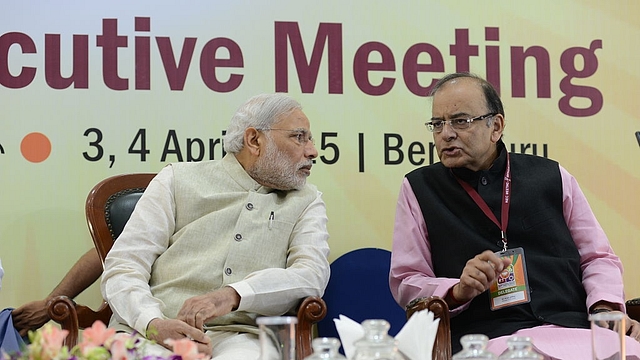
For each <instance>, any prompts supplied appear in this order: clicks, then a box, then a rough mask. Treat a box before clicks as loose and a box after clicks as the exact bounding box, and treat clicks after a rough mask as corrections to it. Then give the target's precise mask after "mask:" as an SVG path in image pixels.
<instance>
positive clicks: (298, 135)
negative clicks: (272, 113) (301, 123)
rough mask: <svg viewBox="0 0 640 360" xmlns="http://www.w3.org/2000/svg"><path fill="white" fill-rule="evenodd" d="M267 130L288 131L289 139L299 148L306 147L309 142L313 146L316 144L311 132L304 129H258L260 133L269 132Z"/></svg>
mask: <svg viewBox="0 0 640 360" xmlns="http://www.w3.org/2000/svg"><path fill="white" fill-rule="evenodd" d="M269 130H273V131H288V132H289V137H290V138H292V139H293V141H295V142H296V143H297V144H298V145H300V146H306V145H307V143H308V142H309V141H311V144H313V145H315V144H316V140H315V139H314V138H313V135H311V132H309V131H307V130H305V129H274V128H270V129H260V131H269Z"/></svg>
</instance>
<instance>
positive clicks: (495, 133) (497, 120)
mask: <svg viewBox="0 0 640 360" xmlns="http://www.w3.org/2000/svg"><path fill="white" fill-rule="evenodd" d="M504 127H505V122H504V116H502V114H497V115H495V116H494V117H493V124H491V128H492V129H491V130H492V131H491V141H493V142H494V143H496V142H498V140H500V138H501V137H502V133H503V132H504Z"/></svg>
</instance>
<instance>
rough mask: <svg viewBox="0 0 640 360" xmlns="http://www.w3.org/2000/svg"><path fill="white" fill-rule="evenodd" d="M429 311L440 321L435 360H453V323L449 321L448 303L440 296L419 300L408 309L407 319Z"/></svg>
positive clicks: (408, 306) (410, 304)
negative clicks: (417, 313) (415, 314)
mask: <svg viewBox="0 0 640 360" xmlns="http://www.w3.org/2000/svg"><path fill="white" fill-rule="evenodd" d="M424 309H427V310H429V311H431V312H432V313H433V315H434V319H440V323H439V324H438V332H437V333H436V340H435V343H434V344H433V354H432V358H433V360H449V359H451V323H450V320H449V306H448V305H447V303H446V301H444V299H442V298H441V297H438V296H430V297H428V298H418V299H415V300H413V301H412V302H411V303H409V305H407V307H406V311H407V319H409V318H410V317H411V315H413V314H414V313H415V312H416V311H420V310H424Z"/></svg>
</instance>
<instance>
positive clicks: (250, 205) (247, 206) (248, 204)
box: [245, 203, 253, 210]
mask: <svg viewBox="0 0 640 360" xmlns="http://www.w3.org/2000/svg"><path fill="white" fill-rule="evenodd" d="M245 208H247V210H253V204H252V203H247V205H245Z"/></svg>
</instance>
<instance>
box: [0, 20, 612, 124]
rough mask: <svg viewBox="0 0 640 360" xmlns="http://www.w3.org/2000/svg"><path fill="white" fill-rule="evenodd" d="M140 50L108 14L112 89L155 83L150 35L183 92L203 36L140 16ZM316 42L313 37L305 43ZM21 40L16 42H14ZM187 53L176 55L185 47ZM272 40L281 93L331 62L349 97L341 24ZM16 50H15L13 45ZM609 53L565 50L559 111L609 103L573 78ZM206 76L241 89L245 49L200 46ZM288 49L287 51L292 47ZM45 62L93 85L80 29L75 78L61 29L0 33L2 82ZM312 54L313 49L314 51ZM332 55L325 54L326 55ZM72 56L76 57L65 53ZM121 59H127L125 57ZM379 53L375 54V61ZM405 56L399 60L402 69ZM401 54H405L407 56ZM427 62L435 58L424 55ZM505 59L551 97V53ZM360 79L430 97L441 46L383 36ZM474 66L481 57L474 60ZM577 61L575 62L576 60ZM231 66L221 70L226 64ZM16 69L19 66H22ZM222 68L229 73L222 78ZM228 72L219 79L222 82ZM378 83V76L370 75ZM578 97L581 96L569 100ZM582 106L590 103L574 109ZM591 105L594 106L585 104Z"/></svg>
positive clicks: (210, 84) (487, 50)
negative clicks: (29, 62)
mask: <svg viewBox="0 0 640 360" xmlns="http://www.w3.org/2000/svg"><path fill="white" fill-rule="evenodd" d="M134 24H135V26H134V31H135V35H134V36H133V41H132V43H133V45H132V48H133V50H132V51H131V50H130V51H129V52H126V50H128V48H129V46H130V40H131V36H129V35H122V34H119V33H118V19H103V20H102V34H99V35H96V37H95V46H96V47H98V48H102V78H103V82H104V85H106V87H107V88H109V89H111V90H129V89H130V88H131V86H133V89H135V90H150V89H151V78H152V77H151V68H152V66H151V59H152V54H151V51H152V39H153V40H154V41H155V48H154V51H157V52H158V53H159V55H160V59H161V61H162V66H163V69H164V72H165V75H166V78H167V82H168V85H169V88H170V89H171V90H174V91H182V90H183V89H184V87H185V83H186V80H187V74H188V72H189V69H190V68H191V65H192V58H193V56H194V55H196V56H197V54H194V53H195V49H196V43H197V42H198V40H199V39H198V38H194V37H185V38H184V39H183V40H182V44H178V43H177V41H172V40H171V38H169V37H167V36H155V37H153V38H152V37H151V36H150V32H151V18H149V17H136V18H135V21H134ZM499 30H500V29H499V28H497V27H486V28H485V29H484V33H485V42H486V43H485V46H484V49H483V52H484V64H485V67H486V76H487V80H489V81H490V82H491V83H492V84H494V86H496V88H497V89H498V91H500V89H501V86H500V85H501V78H500V74H501V69H500V67H501V65H502V61H501V60H502V59H501V56H500V46H499V40H500V31H499ZM307 43H308V44H310V43H311V42H310V41H307ZM14 45H15V47H14ZM180 45H181V48H182V50H181V52H180V54H176V53H175V52H174V50H173V49H174V47H175V48H179V47H180ZM274 46H275V49H274V50H275V58H274V63H275V66H274V67H272V68H275V91H277V92H287V91H288V89H289V74H290V73H291V74H294V73H295V74H296V75H297V77H298V81H299V85H300V88H301V90H302V92H303V93H314V91H315V87H316V83H317V81H318V74H319V72H320V69H321V65H323V61H324V60H325V59H326V72H327V75H328V76H327V86H326V88H327V91H328V93H329V94H343V93H344V81H345V75H344V68H343V64H344V61H343V60H344V53H345V52H346V51H345V49H344V48H343V30H342V24H339V23H320V24H319V25H318V30H317V32H316V37H315V39H314V41H313V46H312V47H311V48H310V49H309V47H308V46H307V47H305V44H304V43H303V40H302V35H301V33H300V28H299V25H298V23H297V22H284V21H282V22H281V21H276V22H275V23H274ZM12 47H14V50H12V51H11V52H10V49H11V48H12ZM598 49H602V40H593V41H592V42H591V44H590V45H589V47H586V48H585V47H571V48H568V49H566V50H564V51H563V52H562V54H560V67H561V69H562V71H563V72H564V77H563V78H562V79H561V80H560V84H559V88H560V91H561V92H562V94H563V95H564V96H562V97H561V98H560V100H559V102H558V108H559V109H560V111H561V112H562V113H564V114H566V115H568V116H575V117H583V116H592V115H594V114H597V113H598V112H599V111H600V110H601V109H602V106H603V102H604V100H603V96H602V93H601V92H600V90H599V89H598V88H596V87H592V86H588V85H576V84H575V83H574V79H586V78H589V77H591V76H593V75H594V74H595V73H596V71H597V69H598V58H597V57H596V50H598ZM119 50H123V53H124V54H125V55H126V56H128V57H127V59H129V58H133V62H134V64H133V65H134V66H133V68H134V69H135V70H134V71H133V80H134V81H133V85H130V83H129V79H128V78H125V77H122V76H121V75H120V73H119V67H120V66H122V67H124V68H126V69H130V68H131V64H127V63H125V64H121V63H120V62H119V55H121V53H120V52H119ZM199 51H200V54H199V65H200V78H201V79H202V82H203V83H204V85H205V86H206V87H207V88H209V89H210V90H212V91H215V92H220V93H225V92H231V91H234V90H236V89H238V88H239V87H240V86H241V84H242V81H243V79H244V75H243V74H242V73H241V69H242V68H243V67H244V57H243V53H242V50H241V48H240V46H239V45H238V44H237V43H236V42H235V41H233V40H232V39H229V38H224V37H218V38H213V39H211V40H209V41H207V42H206V43H205V44H204V45H202V46H201V48H199ZM289 51H290V53H289ZM39 52H40V53H41V55H40V56H42V57H43V58H44V61H43V63H44V79H45V81H46V83H47V85H48V86H49V87H50V88H52V89H65V88H68V87H70V86H73V88H75V89H88V88H89V35H82V34H75V35H73V56H72V57H71V58H72V59H73V64H72V65H71V66H66V67H64V68H65V69H67V68H70V69H71V74H69V75H68V76H64V75H63V74H62V68H63V66H62V64H61V63H62V55H61V52H62V50H61V35H60V34H44V51H42V50H41V49H40V50H39V49H38V48H37V47H36V43H35V42H34V40H33V39H32V38H31V37H30V36H29V35H27V34H25V33H21V32H7V33H4V34H2V35H1V36H0V85H2V86H4V87H7V88H10V89H20V88H24V87H27V86H29V85H30V84H31V83H32V82H33V81H34V79H35V76H36V72H37V71H38V70H39V69H38V68H36V67H30V66H26V65H24V61H25V58H27V56H29V55H28V54H38V53H39ZM306 54H310V57H307V55H306ZM325 55H326V56H325ZM449 55H450V56H451V57H453V58H454V59H455V71H469V70H470V67H471V63H472V62H474V61H478V59H476V58H477V57H479V56H480V46H479V45H473V44H471V43H470V41H469V29H455V40H454V43H453V44H451V45H450V46H449ZM66 58H69V57H66ZM290 58H292V59H293V66H294V70H295V72H294V71H291V72H290V69H289V62H288V60H289V59H290ZM123 59H124V58H123ZM372 59H376V60H372ZM396 59H398V63H400V61H401V65H396ZM400 59H401V60H400ZM427 59H428V60H427ZM508 60H509V61H508V64H509V66H510V71H509V73H510V75H511V76H510V78H511V96H512V97H514V98H524V97H525V95H526V94H525V88H526V80H527V77H526V76H525V63H527V64H528V65H527V67H528V68H529V69H531V68H535V71H534V72H533V74H532V75H530V76H533V77H534V78H533V80H534V81H535V83H536V89H537V92H536V96H537V98H551V83H552V82H551V63H552V61H551V56H550V54H549V51H548V50H547V49H546V48H544V47H542V46H538V45H534V46H530V47H528V48H525V47H523V46H511V47H510V48H509V59H508ZM352 63H353V67H352V69H353V74H352V75H353V80H354V82H355V84H356V85H357V87H358V88H359V89H360V91H362V92H363V93H365V94H367V95H371V96H380V95H385V94H387V93H389V92H390V91H391V90H392V89H393V88H394V86H395V85H396V82H398V80H401V81H403V82H404V86H406V88H407V89H408V90H409V91H410V92H411V93H412V94H414V95H416V96H427V95H428V93H429V91H430V89H431V87H432V86H433V85H434V84H435V82H436V81H437V80H438V79H437V78H436V77H433V76H431V77H430V76H429V75H428V74H429V73H433V74H434V75H435V74H439V75H441V74H443V73H444V72H445V70H449V69H445V58H444V56H443V54H442V52H441V50H440V49H438V48H437V47H436V46H434V45H432V44H430V43H426V42H420V43H416V44H413V45H411V46H409V47H408V48H407V49H406V50H405V51H404V54H402V56H399V55H398V54H397V53H396V54H394V51H392V49H391V48H390V47H389V46H387V45H386V44H384V43H382V42H378V41H370V42H366V43H364V44H362V45H360V46H359V47H358V48H357V49H356V50H355V52H354V56H353V62H352ZM474 64H475V63H474ZM576 64H578V65H576ZM398 67H399V68H398ZM225 68H226V71H222V70H225ZM16 70H19V71H16ZM221 74H223V75H221ZM221 78H222V79H221ZM372 78H374V79H378V80H376V81H374V80H372ZM572 99H576V100H574V101H572ZM576 103H578V104H581V105H583V107H577V106H576ZM585 104H588V105H587V106H584V105H585Z"/></svg>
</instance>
